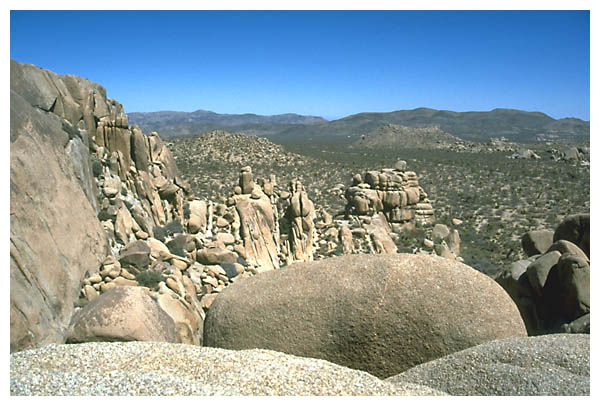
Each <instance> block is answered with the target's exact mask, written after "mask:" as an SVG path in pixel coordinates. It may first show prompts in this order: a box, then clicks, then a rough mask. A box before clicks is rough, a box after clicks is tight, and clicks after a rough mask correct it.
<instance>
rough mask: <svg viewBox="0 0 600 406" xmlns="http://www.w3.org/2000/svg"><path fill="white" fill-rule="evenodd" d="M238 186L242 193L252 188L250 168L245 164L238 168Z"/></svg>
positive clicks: (250, 191)
mask: <svg viewBox="0 0 600 406" xmlns="http://www.w3.org/2000/svg"><path fill="white" fill-rule="evenodd" d="M239 186H240V188H241V193H242V194H250V193H252V190H253V189H254V178H253V176H252V168H251V167H249V166H245V167H243V168H242V169H240V180H239Z"/></svg>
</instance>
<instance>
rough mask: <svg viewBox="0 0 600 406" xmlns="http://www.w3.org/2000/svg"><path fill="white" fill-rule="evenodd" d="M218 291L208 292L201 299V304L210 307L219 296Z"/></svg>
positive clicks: (206, 307)
mask: <svg viewBox="0 0 600 406" xmlns="http://www.w3.org/2000/svg"><path fill="white" fill-rule="evenodd" d="M217 295H218V294H217V293H208V294H206V295H204V296H202V298H201V299H200V304H201V305H202V307H203V308H205V309H208V308H210V306H211V305H212V303H213V302H214V301H215V299H216V298H217Z"/></svg>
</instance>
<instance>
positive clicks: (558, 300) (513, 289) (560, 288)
mask: <svg viewBox="0 0 600 406" xmlns="http://www.w3.org/2000/svg"><path fill="white" fill-rule="evenodd" d="M589 219H590V217H589V214H581V215H574V216H569V217H567V218H565V219H564V220H563V221H562V222H561V223H560V224H559V225H558V227H557V228H556V230H555V231H554V234H553V242H552V243H550V244H549V242H548V241H547V240H548V232H544V242H543V243H537V244H536V246H539V247H546V249H545V251H544V252H543V253H539V254H535V255H533V256H531V257H529V258H528V259H526V260H521V261H518V262H516V263H514V264H513V265H512V266H511V267H510V269H507V270H505V271H504V272H503V273H502V274H500V275H499V276H498V278H497V279H496V280H497V282H498V283H499V284H500V285H501V286H502V287H503V288H504V289H505V290H506V291H507V292H508V293H509V295H510V296H511V297H512V298H513V300H514V301H515V303H516V304H517V306H518V307H519V311H520V312H521V315H522V316H523V320H524V321H525V324H526V326H527V330H528V332H529V334H530V335H537V334H547V333H552V332H555V333H556V332H585V331H589V317H588V318H587V319H585V318H584V317H585V316H586V315H587V314H589V312H590V259H589V257H588V253H589V249H590V245H589V241H590V235H589V233H590V232H589V230H590V221H589ZM535 235H536V234H535V233H534V232H529V233H526V234H525V235H524V236H523V240H522V244H523V247H524V248H526V249H527V250H528V253H533V252H537V251H539V249H538V248H535V249H534V248H532V247H533V245H532V244H531V241H532V240H533V238H532V236H535ZM562 238H565V239H562ZM548 245H549V246H548ZM585 320H587V321H585ZM571 323H574V325H571ZM582 323H583V326H581V325H580V324H582Z"/></svg>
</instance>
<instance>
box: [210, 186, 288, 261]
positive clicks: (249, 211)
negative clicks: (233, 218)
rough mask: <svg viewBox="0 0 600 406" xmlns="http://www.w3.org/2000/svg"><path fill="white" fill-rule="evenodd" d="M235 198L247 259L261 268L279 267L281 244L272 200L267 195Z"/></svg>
mask: <svg viewBox="0 0 600 406" xmlns="http://www.w3.org/2000/svg"><path fill="white" fill-rule="evenodd" d="M235 198H236V205H235V208H236V210H237V212H238V214H239V217H240V236H241V238H242V240H243V242H244V249H245V251H246V261H247V262H248V263H249V264H250V265H252V266H254V267H256V268H257V269H260V270H269V269H277V268H279V245H278V242H277V241H276V240H275V239H274V236H276V237H278V234H277V233H276V221H275V216H274V215H273V209H272V206H271V201H270V200H269V198H268V197H267V196H266V195H263V197H262V198H260V199H250V198H249V196H245V195H239V196H236V197H235ZM200 262H201V261H200ZM222 262H235V260H233V261H231V260H229V261H222Z"/></svg>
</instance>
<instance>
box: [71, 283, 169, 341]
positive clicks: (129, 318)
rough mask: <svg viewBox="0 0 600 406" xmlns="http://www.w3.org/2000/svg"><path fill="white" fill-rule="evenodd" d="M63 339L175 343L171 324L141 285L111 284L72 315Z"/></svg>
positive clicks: (166, 315) (165, 314)
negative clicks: (117, 285) (120, 285)
mask: <svg viewBox="0 0 600 406" xmlns="http://www.w3.org/2000/svg"><path fill="white" fill-rule="evenodd" d="M116 309H118V310H116ZM67 341H68V342H71V343H81V342H87V341H167V342H176V336H175V324H174V323H173V320H172V319H171V318H170V317H169V316H168V314H167V313H165V312H164V311H163V310H162V309H161V308H160V307H159V306H158V305H157V304H156V302H155V301H154V300H152V298H151V297H150V296H149V295H148V294H147V293H146V291H145V290H144V289H143V288H139V287H115V288H113V289H111V290H109V291H108V292H106V293H103V294H102V295H100V296H99V297H98V298H97V299H95V300H94V301H92V302H90V303H88V304H87V305H86V306H85V307H83V309H81V311H79V312H78V313H77V314H76V315H75V316H74V317H73V320H72V322H71V327H70V329H69V334H68V338H67Z"/></svg>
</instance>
